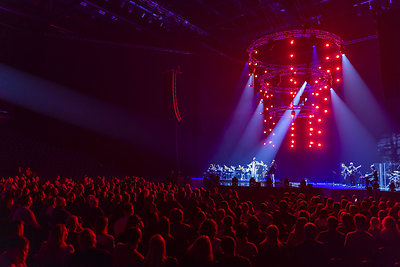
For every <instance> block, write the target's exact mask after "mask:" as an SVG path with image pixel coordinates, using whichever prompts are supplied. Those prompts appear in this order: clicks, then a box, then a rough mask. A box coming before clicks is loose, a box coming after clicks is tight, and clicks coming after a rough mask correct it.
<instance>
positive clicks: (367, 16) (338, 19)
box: [0, 0, 400, 55]
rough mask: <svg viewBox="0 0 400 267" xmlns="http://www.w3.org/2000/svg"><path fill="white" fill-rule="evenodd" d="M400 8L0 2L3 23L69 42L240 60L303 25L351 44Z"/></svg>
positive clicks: (387, 3)
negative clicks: (270, 36) (206, 52)
mask: <svg viewBox="0 0 400 267" xmlns="http://www.w3.org/2000/svg"><path fill="white" fill-rule="evenodd" d="M399 2H400V1H398V0H370V1H365V0H134V1H129V0H6V1H2V2H1V3H0V18H1V19H0V23H1V24H0V25H1V26H2V27H6V28H12V29H16V30H21V31H27V32H32V33H39V34H46V35H55V36H58V37H62V38H79V39H90V40H93V39H94V40H101V41H106V42H115V43H124V44H130V45H154V46H157V47H164V48H176V49H184V50H195V49H196V48H198V47H200V46H196V45H193V43H196V44H200V45H201V47H203V48H204V47H207V48H209V49H215V50H216V51H223V53H226V54H230V55H233V54H235V51H238V50H240V51H241V53H243V51H245V48H246V47H247V46H248V44H249V43H250V42H251V41H253V40H254V39H256V38H258V37H260V36H261V35H263V34H266V33H271V32H274V31H279V30H284V29H290V28H295V27H313V28H319V29H324V30H328V31H332V32H334V33H336V34H338V35H339V36H341V37H342V38H343V39H344V40H345V41H354V40H358V39H360V38H361V39H360V40H362V38H370V36H373V35H375V34H376V26H375V18H376V15H377V14H379V13H384V12H386V11H387V10H390V9H394V8H397V7H398V6H399V4H400V3H399ZM193 41H195V42H193ZM188 44H191V45H190V46H189V45H188ZM236 55H237V54H236ZM239 55H240V53H239Z"/></svg>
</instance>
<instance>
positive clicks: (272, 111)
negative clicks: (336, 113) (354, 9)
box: [247, 29, 344, 148]
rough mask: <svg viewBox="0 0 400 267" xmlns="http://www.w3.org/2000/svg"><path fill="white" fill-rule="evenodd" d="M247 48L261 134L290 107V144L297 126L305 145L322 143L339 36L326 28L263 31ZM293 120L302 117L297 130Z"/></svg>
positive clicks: (336, 75) (337, 80) (335, 80)
mask: <svg viewBox="0 0 400 267" xmlns="http://www.w3.org/2000/svg"><path fill="white" fill-rule="evenodd" d="M247 52H248V55H249V62H248V64H249V71H250V73H249V75H254V88H255V89H256V91H257V92H258V93H259V96H260V98H261V99H262V102H263V104H264V112H263V115H264V122H265V130H264V133H266V134H267V135H269V134H270V133H271V132H272V131H273V128H274V127H275V126H276V124H277V123H278V121H279V120H280V119H281V118H282V117H283V116H284V114H287V113H285V111H287V110H290V111H291V114H292V116H291V117H292V122H291V127H290V137H291V140H290V141H289V144H290V148H294V144H297V142H296V141H295V138H294V137H295V136H296V134H299V132H298V131H299V130H302V134H303V135H306V136H307V137H308V138H309V140H308V143H307V147H310V148H312V147H314V146H315V147H322V143H321V139H322V133H323V132H324V131H323V130H322V129H323V128H324V121H325V120H324V119H323V116H326V115H328V114H330V112H329V100H330V91H329V89H330V88H336V87H338V86H340V84H341V80H342V74H341V67H342V53H343V52H344V42H343V40H342V39H341V38H340V37H339V36H337V35H335V34H333V33H330V32H327V31H322V30H315V29H297V30H289V31H282V32H277V33H272V34H268V35H265V36H263V37H261V38H259V39H258V40H256V41H254V42H253V43H252V44H251V45H250V46H249V48H248V49H247ZM305 82H306V86H305V87H303V88H302V90H300V88H301V87H302V86H303V85H304V83H305ZM296 96H298V97H296ZM296 119H307V121H306V122H303V123H302V124H300V125H304V126H305V127H298V128H300V129H299V130H297V132H296V129H295V127H294V124H295V123H294V122H295V120H296ZM296 124H297V123H296ZM267 129H268V130H267Z"/></svg>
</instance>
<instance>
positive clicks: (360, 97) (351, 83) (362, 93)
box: [342, 55, 393, 136]
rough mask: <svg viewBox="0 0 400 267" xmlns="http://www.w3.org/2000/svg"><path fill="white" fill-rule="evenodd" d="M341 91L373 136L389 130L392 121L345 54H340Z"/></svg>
mask: <svg viewBox="0 0 400 267" xmlns="http://www.w3.org/2000/svg"><path fill="white" fill-rule="evenodd" d="M342 64H343V66H342V70H343V93H344V99H345V101H346V103H347V104H348V105H349V108H350V109H351V110H352V111H353V112H354V114H355V115H356V116H357V117H358V118H359V119H360V120H361V121H362V122H363V123H364V125H365V126H367V128H368V130H370V131H371V132H372V133H374V135H375V136H380V135H382V134H383V133H385V132H388V131H390V130H391V125H393V123H392V122H391V120H390V117H389V115H388V114H386V112H385V111H384V109H383V108H382V106H381V105H380V104H379V103H378V101H377V99H376V98H375V96H374V95H373V94H372V93H371V90H370V89H369V87H368V86H367V84H366V83H365V81H364V80H363V79H362V78H361V76H360V74H359V73H358V72H357V70H356V69H355V68H354V67H353V65H352V64H351V62H350V60H349V59H348V58H347V57H346V55H343V56H342Z"/></svg>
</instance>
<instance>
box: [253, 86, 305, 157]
mask: <svg viewBox="0 0 400 267" xmlns="http://www.w3.org/2000/svg"><path fill="white" fill-rule="evenodd" d="M306 85H307V82H304V83H303V85H302V86H301V87H300V89H299V91H298V92H297V94H296V96H295V97H294V99H293V105H298V104H299V102H300V97H301V96H302V95H303V93H304V90H305V88H306ZM299 113H300V110H298V109H297V110H295V117H294V120H295V119H296V118H297V115H298V114H299ZM292 121H293V120H292V110H291V109H290V108H288V109H287V110H286V111H285V112H284V114H283V115H282V117H281V118H280V120H279V122H278V124H277V125H276V126H275V128H274V129H273V130H272V132H271V133H270V134H269V136H268V138H267V140H266V145H267V146H266V147H265V146H262V148H261V149H260V150H259V151H258V153H257V158H260V159H262V160H264V161H265V162H270V161H272V160H273V159H274V158H275V156H276V154H277V153H278V151H279V149H280V147H281V145H282V142H283V140H284V139H285V137H286V135H287V133H288V131H289V128H290V126H291V123H292Z"/></svg>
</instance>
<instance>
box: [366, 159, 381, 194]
mask: <svg viewBox="0 0 400 267" xmlns="http://www.w3.org/2000/svg"><path fill="white" fill-rule="evenodd" d="M364 178H365V186H366V187H367V188H368V186H369V184H371V185H372V186H373V188H374V189H378V188H379V183H378V171H377V170H376V168H375V165H374V164H372V165H371V172H369V173H367V174H365V175H364Z"/></svg>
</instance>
